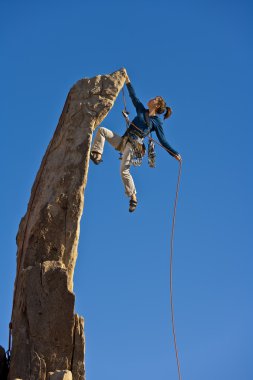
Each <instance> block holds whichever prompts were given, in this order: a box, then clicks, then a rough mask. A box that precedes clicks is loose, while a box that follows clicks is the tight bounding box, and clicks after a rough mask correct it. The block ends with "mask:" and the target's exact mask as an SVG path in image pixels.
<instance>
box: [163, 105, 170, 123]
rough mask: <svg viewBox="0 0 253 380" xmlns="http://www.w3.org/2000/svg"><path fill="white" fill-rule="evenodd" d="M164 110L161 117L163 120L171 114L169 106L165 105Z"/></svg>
mask: <svg viewBox="0 0 253 380" xmlns="http://www.w3.org/2000/svg"><path fill="white" fill-rule="evenodd" d="M164 112H165V114H164V115H163V118H164V120H165V119H168V117H170V115H171V114H172V109H171V108H170V107H167V106H166V108H165V111H164Z"/></svg>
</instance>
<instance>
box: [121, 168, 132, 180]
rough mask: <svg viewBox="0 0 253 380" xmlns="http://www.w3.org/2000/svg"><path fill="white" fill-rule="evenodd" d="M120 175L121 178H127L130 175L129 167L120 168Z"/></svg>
mask: <svg viewBox="0 0 253 380" xmlns="http://www.w3.org/2000/svg"><path fill="white" fill-rule="evenodd" d="M120 175H121V177H122V178H125V177H128V176H129V175H130V166H129V167H121V168H120Z"/></svg>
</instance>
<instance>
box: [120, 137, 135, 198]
mask: <svg viewBox="0 0 253 380" xmlns="http://www.w3.org/2000/svg"><path fill="white" fill-rule="evenodd" d="M131 153H132V145H131V144H130V143H129V142H128V143H127V144H126V146H125V149H124V151H123V156H122V160H121V165H120V174H121V178H122V181H123V184H124V187H125V193H126V195H127V196H128V197H131V198H132V199H135V200H136V188H135V185H134V181H133V177H132V176H131V174H130V167H131Z"/></svg>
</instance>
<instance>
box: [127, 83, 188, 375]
mask: <svg viewBox="0 0 253 380" xmlns="http://www.w3.org/2000/svg"><path fill="white" fill-rule="evenodd" d="M122 90H123V89H122ZM122 94H123V101H124V107H125V108H124V110H126V100H125V94H124V90H123V91H122ZM131 125H133V126H134V127H135V128H136V129H137V130H139V131H140V132H142V130H141V129H140V128H138V127H137V125H135V124H134V123H133V122H131ZM147 137H148V139H149V141H152V142H153V143H154V144H157V145H159V146H160V147H161V148H163V149H164V150H166V151H167V152H168V153H170V154H171V155H172V156H173V157H175V154H174V153H173V152H172V151H171V150H170V149H167V148H165V147H164V146H163V145H162V144H160V143H159V142H158V141H156V140H155V139H153V138H152V137H151V136H150V135H149V136H147ZM181 173H182V158H181V160H180V161H179V165H178V176H177V185H176V194H175V200H174V207H173V218H172V227H171V235H170V310H171V325H172V334H173V342H174V351H175V355H176V362H177V372H178V379H179V380H182V376H181V370H180V360H179V354H178V347H177V339H176V329H175V316H174V303H173V286H172V285H173V256H174V235H175V223H176V211H177V202H178V194H179V187H180V180H181Z"/></svg>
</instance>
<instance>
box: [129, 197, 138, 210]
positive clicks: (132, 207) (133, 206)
mask: <svg viewBox="0 0 253 380" xmlns="http://www.w3.org/2000/svg"><path fill="white" fill-rule="evenodd" d="M137 203H138V202H137V200H134V199H130V201H129V212H134V210H135V209H136V206H137Z"/></svg>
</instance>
